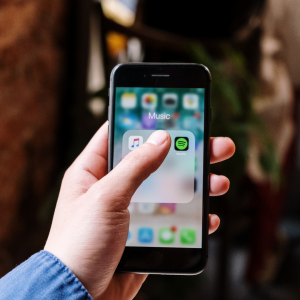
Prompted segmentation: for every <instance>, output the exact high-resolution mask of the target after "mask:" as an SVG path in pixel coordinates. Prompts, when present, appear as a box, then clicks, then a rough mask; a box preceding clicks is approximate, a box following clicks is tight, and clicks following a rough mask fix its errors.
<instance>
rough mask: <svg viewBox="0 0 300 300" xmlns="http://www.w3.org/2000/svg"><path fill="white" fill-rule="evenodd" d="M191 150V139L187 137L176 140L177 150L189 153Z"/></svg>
mask: <svg viewBox="0 0 300 300" xmlns="http://www.w3.org/2000/svg"><path fill="white" fill-rule="evenodd" d="M188 149H189V139H188V138H187V137H176V138H175V150H177V151H187V150H188Z"/></svg>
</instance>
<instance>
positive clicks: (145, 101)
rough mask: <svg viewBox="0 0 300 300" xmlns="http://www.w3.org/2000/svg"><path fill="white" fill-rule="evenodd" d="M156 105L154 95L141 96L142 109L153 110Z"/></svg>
mask: <svg viewBox="0 0 300 300" xmlns="http://www.w3.org/2000/svg"><path fill="white" fill-rule="evenodd" d="M156 105H157V96H156V94H144V95H143V96H142V107H143V108H147V109H154V108H155V107H156Z"/></svg>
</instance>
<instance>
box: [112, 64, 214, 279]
mask: <svg viewBox="0 0 300 300" xmlns="http://www.w3.org/2000/svg"><path fill="white" fill-rule="evenodd" d="M153 74H155V75H169V76H152V75H153ZM145 75H146V76H145ZM210 85H211V75H210V72H209V70H208V68H207V67H205V66H203V65H199V64H160V63H127V64H119V65H117V66H116V67H115V68H114V69H113V70H112V72H111V77H110V90H109V91H110V92H109V115H108V117H109V130H108V131H109V132H108V134H109V135H108V139H109V143H108V144H109V150H108V172H110V171H111V170H112V168H113V151H114V144H113V141H114V124H115V88H116V87H165V88H167V87H170V88H172V87H177V88H205V105H204V152H203V153H204V156H203V216H202V248H164V247H130V246H126V247H125V250H124V253H123V256H122V259H121V261H120V263H119V265H118V268H117V270H116V271H117V272H126V273H127V272H129V273H147V274H169V275H170V274H173V275H176V274H180V275H184V274H185V275H195V274H199V273H200V272H202V271H203V269H204V268H205V265H206V262H207V258H208V209H209V190H210V186H209V184H210V182H209V164H210V116H211V108H210ZM153 253H154V254H153ZM159 254H161V255H162V257H163V263H162V264H161V265H158V264H157V263H156V261H157V260H159ZM149 257H151V261H150V262H149ZM153 257H154V259H153ZM155 257H158V258H156V259H155Z"/></svg>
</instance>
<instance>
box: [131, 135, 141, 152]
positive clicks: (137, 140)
mask: <svg viewBox="0 0 300 300" xmlns="http://www.w3.org/2000/svg"><path fill="white" fill-rule="evenodd" d="M143 142H144V141H143V137H142V136H136V135H132V136H130V137H129V139H128V148H129V150H134V149H136V148H138V147H139V146H141V145H143Z"/></svg>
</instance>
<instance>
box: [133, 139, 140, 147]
mask: <svg viewBox="0 0 300 300" xmlns="http://www.w3.org/2000/svg"><path fill="white" fill-rule="evenodd" d="M135 142H136V145H135V147H138V146H139V142H140V139H139V138H137V139H134V140H133V145H132V146H131V148H133V147H134V143H135Z"/></svg>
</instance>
